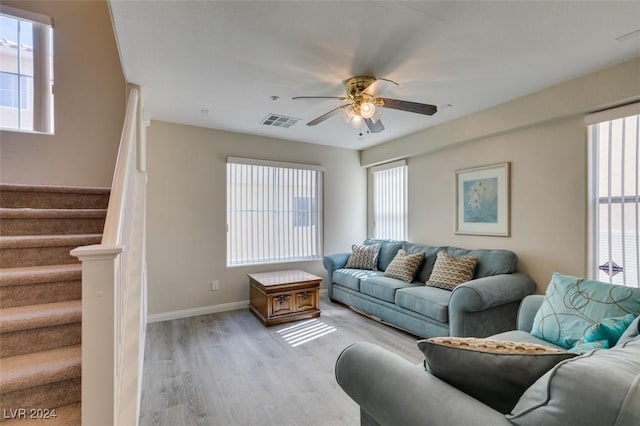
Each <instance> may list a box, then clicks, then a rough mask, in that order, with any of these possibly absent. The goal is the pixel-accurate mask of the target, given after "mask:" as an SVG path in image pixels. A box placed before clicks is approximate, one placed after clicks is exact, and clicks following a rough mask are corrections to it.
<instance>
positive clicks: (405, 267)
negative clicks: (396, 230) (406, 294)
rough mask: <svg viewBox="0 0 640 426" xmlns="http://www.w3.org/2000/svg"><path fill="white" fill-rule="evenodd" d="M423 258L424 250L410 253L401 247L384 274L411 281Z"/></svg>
mask: <svg viewBox="0 0 640 426" xmlns="http://www.w3.org/2000/svg"><path fill="white" fill-rule="evenodd" d="M422 259H424V252H420V253H416V254H409V253H407V252H406V251H404V250H402V249H400V250H398V253H397V254H396V256H395V257H394V258H393V260H392V261H391V263H390V264H389V266H387V269H386V270H385V271H384V276H385V277H391V278H396V279H399V280H402V281H406V282H408V283H410V282H411V281H413V277H414V276H415V274H416V271H417V270H418V266H420V263H421V262H422Z"/></svg>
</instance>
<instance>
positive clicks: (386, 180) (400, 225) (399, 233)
mask: <svg viewBox="0 0 640 426" xmlns="http://www.w3.org/2000/svg"><path fill="white" fill-rule="evenodd" d="M407 174H408V167H407V163H406V161H405V160H402V161H396V162H393V163H389V164H386V165H382V166H376V167H374V168H373V169H372V175H373V230H374V238H382V239H393V240H406V239H407V227H408V218H407V211H408V202H407V200H408V198H407V180H408V179H407Z"/></svg>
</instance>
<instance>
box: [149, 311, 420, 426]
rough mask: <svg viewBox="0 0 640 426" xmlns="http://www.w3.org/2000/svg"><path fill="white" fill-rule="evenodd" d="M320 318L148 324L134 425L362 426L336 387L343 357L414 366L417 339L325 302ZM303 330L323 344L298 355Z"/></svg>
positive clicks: (244, 317)
mask: <svg viewBox="0 0 640 426" xmlns="http://www.w3.org/2000/svg"><path fill="white" fill-rule="evenodd" d="M320 308H321V310H322V315H321V316H320V318H316V319H314V320H306V321H309V322H305V320H303V321H298V322H295V323H289V324H282V325H279V326H273V327H270V328H266V327H264V326H263V325H262V324H261V323H260V322H259V321H258V320H257V319H256V318H255V317H254V316H253V315H252V314H251V313H250V312H249V309H248V308H247V309H244V310H238V311H230V312H224V313H218V314H211V315H203V316H198V317H192V318H186V319H179V320H172V321H165V322H161V323H154V324H149V326H148V329H147V341H146V349H145V363H144V372H143V391H142V406H141V417H140V425H141V426H147V425H170V426H182V425H207V426H217V425H220V426H236V425H240V426H243V425H260V426H265V425H279V426H287V425H292V426H293V425H295V426H312V425H318V426H320V425H322V426H327V425H359V424H360V421H359V408H358V406H357V404H356V403H355V402H353V401H352V400H351V399H350V398H349V397H348V396H347V394H345V393H344V392H343V391H342V389H341V388H340V387H339V386H338V384H337V383H336V380H335V376H334V365H335V361H336V359H337V358H338V355H339V354H340V352H342V350H343V349H344V348H345V347H347V346H349V345H350V344H352V343H354V342H362V341H366V342H373V343H376V344H378V345H380V346H383V347H386V348H388V349H390V350H392V351H394V352H396V353H397V354H399V355H401V356H403V357H405V358H406V359H407V360H409V361H411V362H412V363H415V364H418V363H420V362H422V360H423V356H422V353H421V352H420V351H419V350H418V348H417V346H416V341H417V338H416V337H414V336H411V335H409V334H407V333H403V332H402V331H399V330H396V329H394V328H392V327H389V326H386V325H383V324H379V323H377V322H375V321H373V320H371V319H369V318H366V317H364V316H362V315H359V314H357V313H355V312H353V311H352V310H350V309H349V308H347V307H345V306H343V305H339V304H335V303H332V302H330V301H328V299H325V298H323V299H322V301H321V306H320ZM294 326H295V328H290V327H294ZM303 327H309V328H311V327H315V328H313V330H316V331H321V332H327V334H324V335H322V336H320V337H317V338H316V339H314V340H310V341H308V342H306V343H302V344H299V345H298V346H295V347H294V346H293V345H294V344H296V343H300V342H301V338H299V337H300V335H301V334H299V335H294V336H291V335H290V334H291V333H294V332H296V331H297V332H300V333H302V328H303ZM332 328H333V329H335V330H334V331H331V329H332ZM285 335H287V336H289V337H288V339H289V341H287V340H285ZM297 337H298V340H296V338H297ZM302 340H304V339H302Z"/></svg>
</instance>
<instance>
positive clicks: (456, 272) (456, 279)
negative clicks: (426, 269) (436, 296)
mask: <svg viewBox="0 0 640 426" xmlns="http://www.w3.org/2000/svg"><path fill="white" fill-rule="evenodd" d="M477 263H478V258H477V257H475V256H463V257H452V256H450V255H449V254H448V253H447V252H446V251H440V252H438V257H437V258H436V263H435V265H433V271H432V272H431V276H430V277H429V281H427V285H428V286H429V287H438V288H442V289H445V290H453V289H454V288H456V287H457V286H458V285H460V284H462V283H465V282H467V281H469V280H470V279H472V278H473V272H474V271H475V270H476V264H477Z"/></svg>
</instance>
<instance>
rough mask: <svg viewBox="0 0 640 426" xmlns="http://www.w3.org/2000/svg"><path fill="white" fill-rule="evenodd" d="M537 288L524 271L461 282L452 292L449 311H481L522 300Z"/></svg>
mask: <svg viewBox="0 0 640 426" xmlns="http://www.w3.org/2000/svg"><path fill="white" fill-rule="evenodd" d="M535 289H536V284H535V283H534V282H533V280H532V279H531V278H529V276H528V275H526V274H523V273H519V272H516V273H513V274H500V275H493V276H490V277H484V278H478V279H475V280H471V281H467V282H466V283H464V284H460V285H459V286H457V287H456V288H455V289H453V291H452V292H451V298H450V299H449V313H450V314H451V312H452V311H453V312H479V311H484V310H486V309H489V308H493V307H496V306H500V305H505V304H507V303H511V302H517V301H520V300H522V299H523V298H524V297H525V296H528V295H530V294H531V293H533V292H534V291H535Z"/></svg>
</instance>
